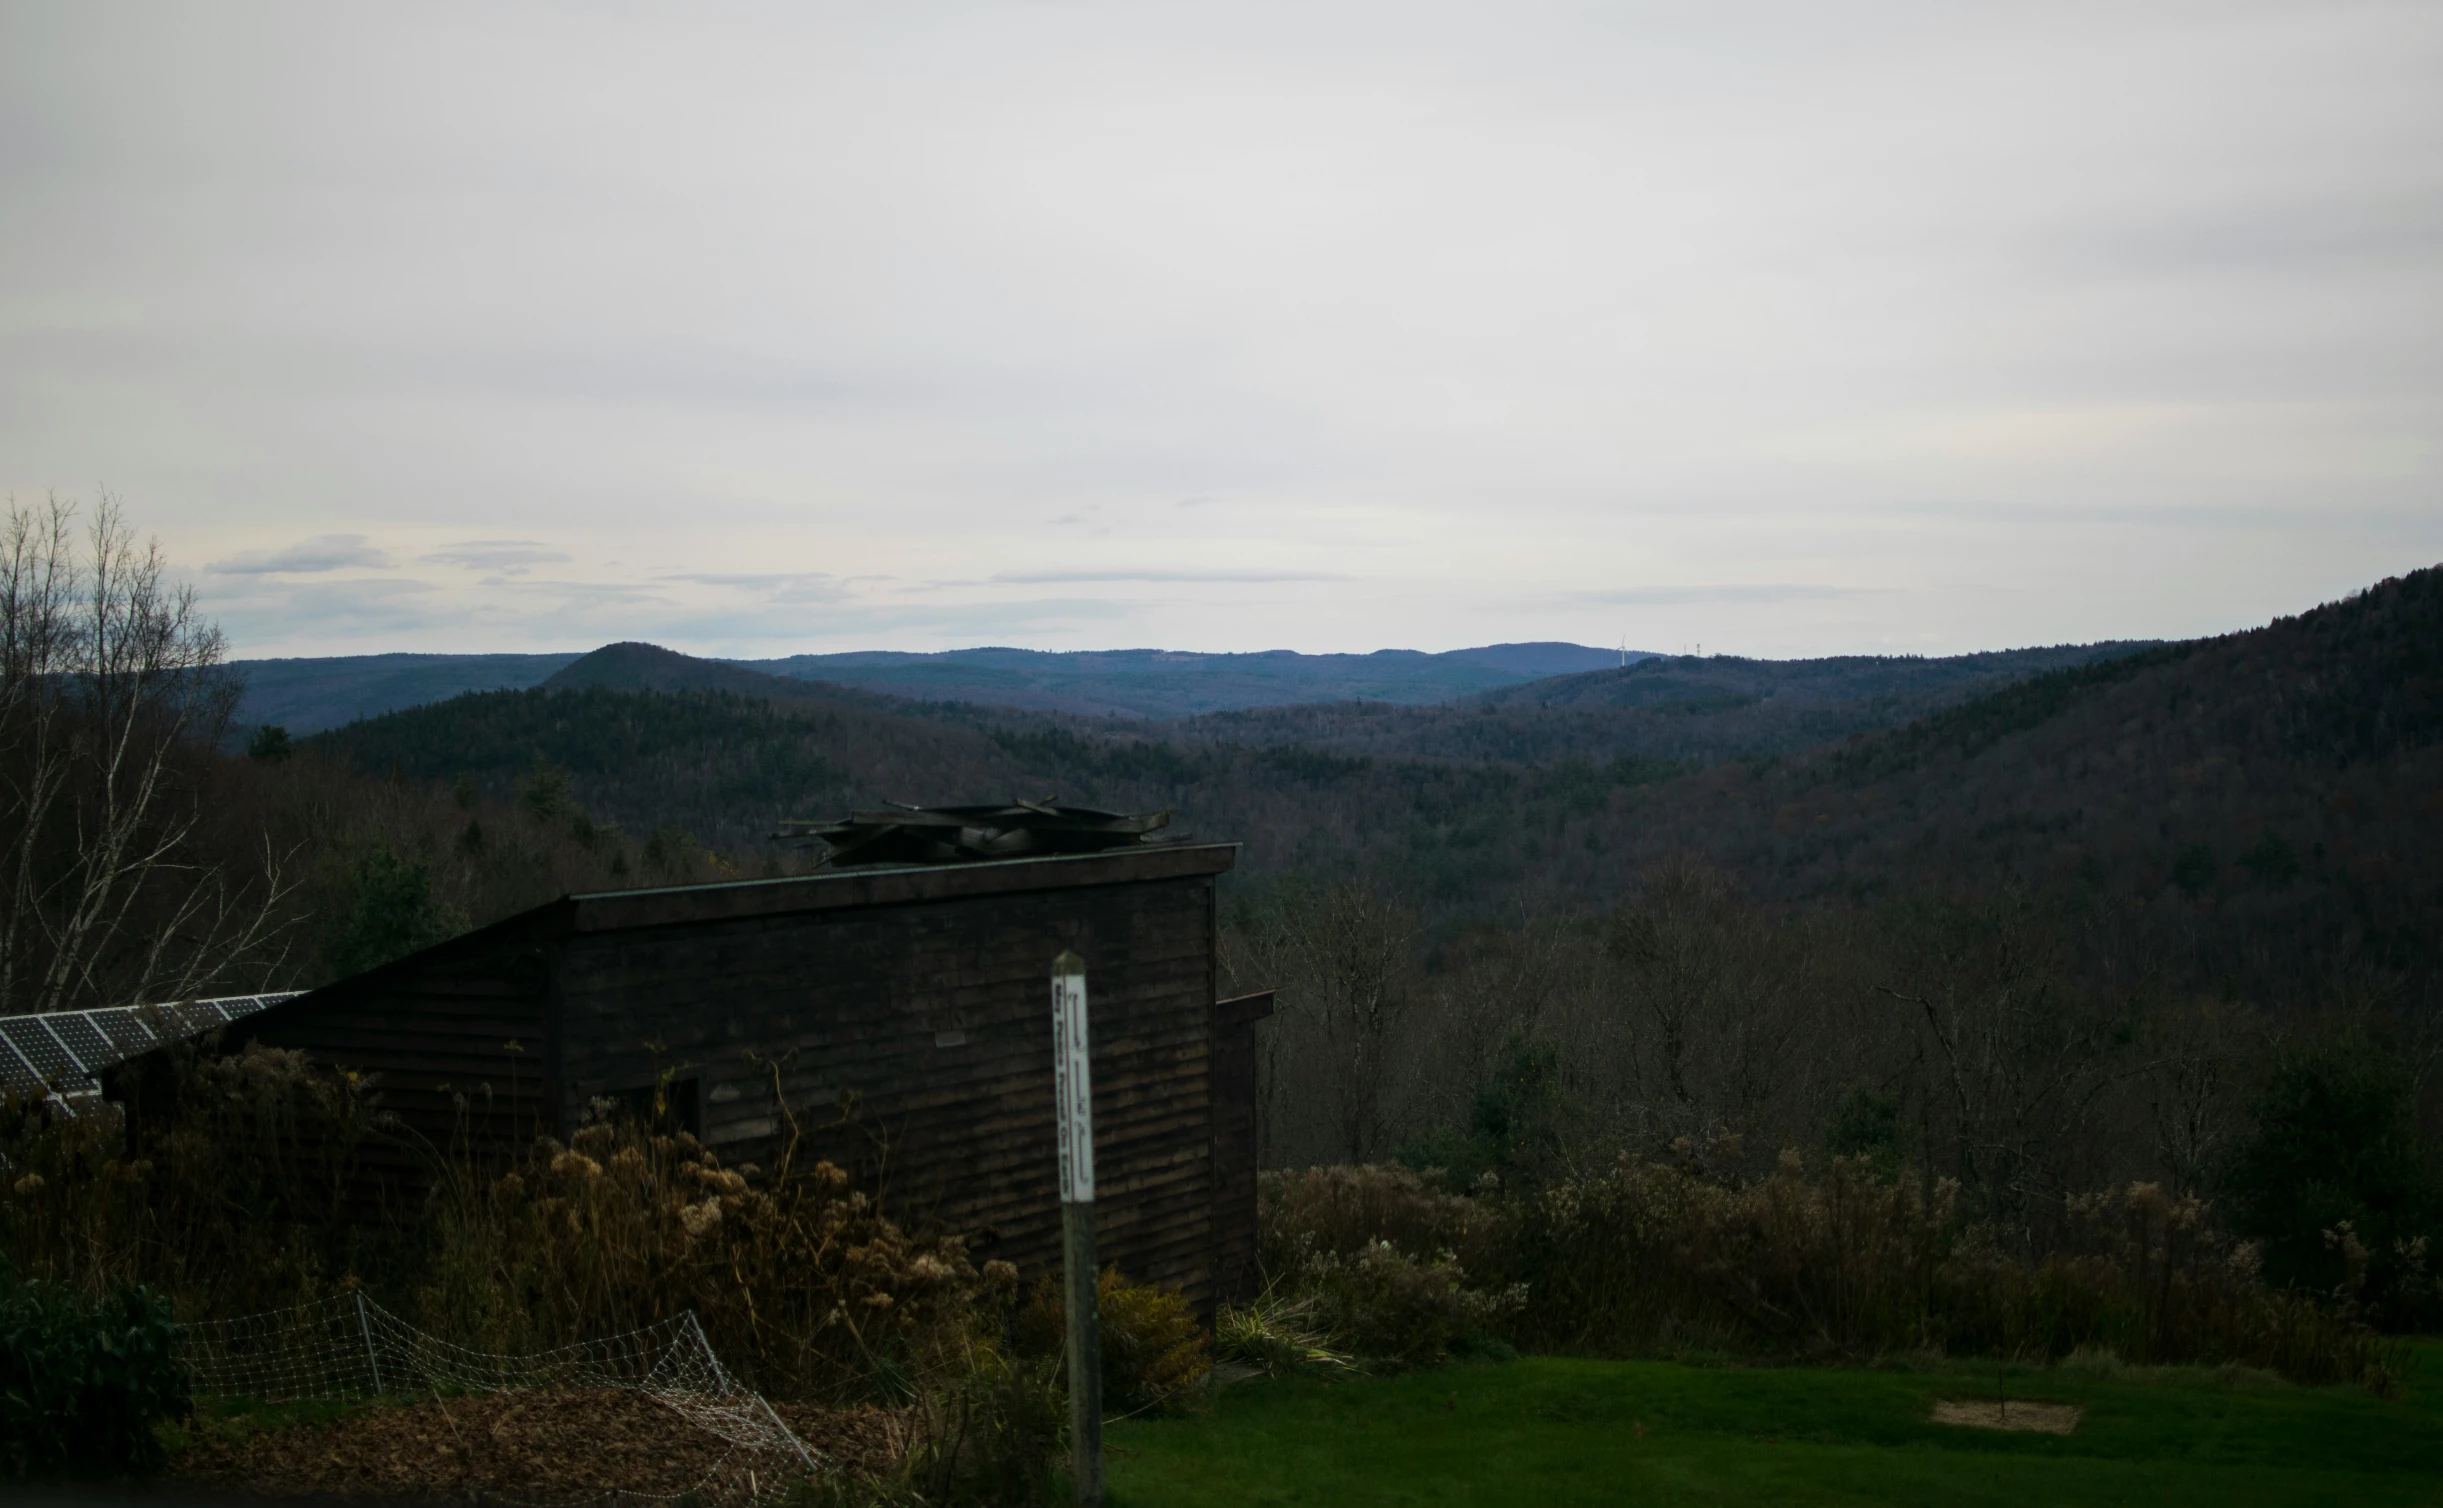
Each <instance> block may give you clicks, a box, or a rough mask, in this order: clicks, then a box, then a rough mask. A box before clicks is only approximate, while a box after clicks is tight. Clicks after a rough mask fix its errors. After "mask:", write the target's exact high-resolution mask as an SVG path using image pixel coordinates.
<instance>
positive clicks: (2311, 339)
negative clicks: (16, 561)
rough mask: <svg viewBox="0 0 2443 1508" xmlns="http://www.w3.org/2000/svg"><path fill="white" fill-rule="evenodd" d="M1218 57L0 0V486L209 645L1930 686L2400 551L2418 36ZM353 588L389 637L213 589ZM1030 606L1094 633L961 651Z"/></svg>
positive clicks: (1624, 36)
mask: <svg viewBox="0 0 2443 1508" xmlns="http://www.w3.org/2000/svg"><path fill="white" fill-rule="evenodd" d="M1226 31H1227V35H1226V36H1223V35H1221V34H1219V33H1217V32H1216V31H1215V30H1214V29H1213V27H1212V26H1211V24H1210V22H1209V19H1208V18H1204V17H1201V16H1199V15H1197V14H1196V13H1194V12H1193V11H1191V10H1182V9H1178V8H1165V7H1159V6H1155V7H1145V6H1123V5H1118V4H1114V3H1110V0H1081V3H1077V4H1071V5H1062V6H1055V7H1049V8H1046V7H1019V8H1011V7H1007V6H994V5H986V4H980V3H974V0H947V7H946V9H927V10H924V11H922V12H918V11H915V10H911V9H909V8H906V7H875V6H869V7H863V8H855V7H847V8H842V7H817V8H813V9H808V8H803V7H801V8H794V9H793V8H789V7H760V8H758V7H748V8H729V7H716V8H713V9H711V10H704V9H700V8H699V9H686V8H661V9H655V8H649V7H648V8H634V7H609V8H604V7H586V6H565V5H538V6H513V7H511V8H508V9H503V8H501V7H499V6H496V5H480V4H476V3H474V0H432V3H430V4H427V5H423V6H416V7H389V8H383V7H334V6H318V5H311V4H306V3H301V0H227V3H225V4H219V5H214V6H210V7H185V8H180V7H171V8H168V9H164V10H161V11H160V12H158V13H157V14H154V13H148V18H147V23H146V24H145V25H143V26H140V27H135V28H132V29H131V28H129V27H127V26H126V25H125V24H124V22H123V21H122V20H121V19H118V18H116V17H115V15H114V13H113V12H112V11H111V9H110V8H109V7H94V6H89V5H77V4H73V3H69V0H23V3H19V4H13V5H5V6H0V218H4V221H5V223H7V224H10V225H22V226H34V227H50V228H53V229H52V230H51V231H49V232H47V233H41V234H27V235H16V236H10V237H5V238H0V492H5V491H9V490H12V489H13V490H14V491H15V492H16V493H17V494H18V495H20V496H41V495H43V493H44V492H45V491H47V490H49V489H52V488H66V487H71V486H90V485H93V484H94V483H106V484H107V485H109V486H110V487H111V488H112V489H113V491H114V492H116V493H118V494H119V495H121V496H123V497H124V498H126V500H127V502H128V505H129V507H130V510H131V514H132V516H133V517H134V518H135V519H136V521H137V522H138V523H139V524H140V525H141V526H143V527H144V528H146V529H148V530H153V531H157V532H159V533H160V534H161V535H162V536H163V539H164V542H165V544H166V545H167V546H168V547H169V548H170V550H171V552H172V554H173V556H174V558H176V559H178V560H180V561H182V562H184V561H207V560H208V561H214V562H217V563H218V565H219V566H222V567H226V568H227V569H205V570H202V571H200V572H199V585H200V587H201V589H202V590H203V592H204V593H205V597H206V606H207V608H208V610H210V611H213V612H216V613H219V614H221V615H222V617H223V619H224V621H225V622H226V623H227V624H228V626H229V627H230V630H231V632H232V634H233V635H234V636H236V637H237V639H238V641H239V644H240V649H241V652H244V653H271V652H288V653H311V652H314V646H315V645H317V644H318V643H319V642H321V640H322V638H323V637H324V636H325V635H326V634H334V635H338V634H358V633H360V632H361V633H363V634H365V635H368V636H373V637H379V636H381V635H391V636H393V637H394V640H395V642H394V644H393V646H392V647H398V648H425V647H430V648H467V649H481V648H486V647H497V646H504V645H508V644H514V643H550V644H553V645H555V646H558V645H563V644H565V643H566V642H568V640H567V634H568V633H573V632H575V629H573V628H569V627H568V625H569V624H571V623H572V622H573V623H575V624H578V625H581V626H582V627H583V629H584V631H585V633H586V634H587V635H589V636H590V635H596V634H600V635H602V636H627V635H629V634H636V635H648V634H649V635H658V636H661V637H664V638H666V639H669V640H670V641H671V642H674V643H676V644H677V645H678V647H683V648H696V649H702V650H707V651H713V652H720V651H721V650H722V647H723V643H724V640H723V639H722V636H723V635H728V634H754V635H759V636H760V635H773V636H779V638H780V639H781V640H784V641H785V640H786V639H787V637H788V636H792V635H795V636H799V637H802V638H804V639H806V640H807V641H808V642H812V641H814V640H817V639H819V640H821V641H822V642H824V643H826V644H833V645H839V646H840V647H853V646H851V645H849V644H845V643H843V642H842V640H841V638H840V637H838V636H841V635H863V636H868V639H869V642H870V644H871V646H872V647H901V648H935V647H948V645H949V644H950V643H955V642H958V641H959V640H960V639H962V638H963V639H967V640H968V641H970V642H972V638H973V636H978V635H982V636H989V637H995V638H1004V639H1008V638H1016V637H1019V636H1022V635H1024V636H1029V637H1031V638H1032V640H1033V641H1035V642H1037V643H1038V644H1039V645H1040V646H1041V647H1047V648H1093V647H1099V646H1100V645H1104V644H1108V643H1113V642H1127V643H1140V644H1147V643H1164V644H1173V645H1177V646H1180V647H1182V648H1195V649H1214V650H1223V649H1254V648H1263V647H1267V646H1270V645H1274V644H1295V645H1297V646H1299V647H1301V648H1307V649H1366V648H1373V647H1379V646H1381V645H1385V644H1397V645H1409V646H1414V647H1420V648H1433V647H1457V646H1458V645H1460V644H1467V643H1483V642H1492V641H1505V640H1535V639H1550V638H1576V639H1579V640H1581V641H1584V642H1594V643H1611V642H1615V641H1616V640H1617V637H1618V635H1619V634H1620V633H1622V632H1634V633H1637V634H1642V635H1647V636H1650V637H1651V639H1652V642H1657V643H1663V642H1679V641H1681V640H1683V639H1685V640H1689V641H1694V640H1695V639H1697V638H1699V637H1700V636H1701V637H1702V638H1703V639H1704V641H1705V642H1706V643H1707V644H1708V645H1712V644H1715V643H1716V642H1717V641H1719V642H1721V643H1723V644H1725V645H1726V646H1735V647H1736V648H1737V649H1739V650H1740V651H1741V652H1745V653H1779V652H1809V653H1812V652H1836V651H1841V650H1845V649H1895V650H1896V649H1907V650H1916V651H1926V652H1934V651H1940V650H1946V649H1973V648H1979V647H1984V646H1987V645H1990V644H1995V643H2005V642H2021V643H2024V642H2058V641H2061V640H2066V639H2081V638H2093V637H2098V636H2127V637H2162V636H2170V635H2176V634H2182V633H2190V632H2209V631H2218V630H2220V629H2222V628H2225V627H2229V626H2233V625H2235V624H2237V623H2241V622H2246V621H2251V620H2258V621H2261V620H2262V619H2263V618H2265V617H2267V616H2270V615H2271V614H2273V613H2275V612H2282V611H2290V610H2294V609H2296V608H2298V607H2300V606H2302V605H2304V604H2307V603H2312V602H2314V601H2318V600H2323V599H2325V598H2328V597H2330V596H2332V595H2335V594H2336V593H2337V592H2340V591H2343V590H2347V589H2348V588H2350V587H2351V586H2353V585H2363V584H2364V583H2365V582H2367V581H2370V580H2373V579H2375V578H2377V577H2380V576H2382V575H2386V574H2391V573H2397V572H2399V571H2401V570H2404V569H2408V568H2411V567H2414V566H2417V565H2423V564H2427V563H2430V562H2432V561H2434V560H2435V559H2437V558H2439V557H2443V509H2438V508H2436V507H2435V506H2434V500H2435V498H2436V497H2437V496H2438V495H2439V494H2443V450H2439V449H2438V448H2437V446H2436V444H2435V441H2434V436H2436V435H2437V434H2443V170H2438V168H2437V166H2436V163H2437V157H2436V154H2435V152H2434V150H2433V147H2434V143H2435V142H2436V141H2437V140H2439V139H2443V91H2439V90H2436V89H2435V88H2434V87H2433V80H2434V78H2435V76H2436V75H2437V73H2438V71H2439V70H2443V9H2439V8H2437V7H2436V6H2434V5H2431V4H2417V3H2386V0H2375V3H2367V4H2352V5H2347V6H2338V7H2301V6H2295V5H2293V6H2272V5H2259V4H2249V5H2237V6H2212V5H2182V6H2168V7H2165V6H2154V7H2147V6H2137V7H2131V6H2107V5H2102V4H2098V3H2094V0H2071V3H2068V4H2063V3H2060V0H1995V3H1992V4H1988V5H1980V6H1966V7H1963V6H1954V7H1940V6H1929V5H1926V4H1924V3H1922V0H1858V3H1856V4H1853V5H1849V6H1842V7H1825V6H1821V5H1804V4H1800V3H1797V0H1753V3H1748V4H1741V5H1735V6H1714V7H1705V6H1664V7H1655V6H1615V7H1602V6H1595V7H1588V6H1577V5H1562V4H1551V3H1547V0H1527V3H1526V4H1525V5H1524V6H1511V7H1486V6H1476V7H1466V6H1445V7H1422V8H1420V7H1413V6H1394V5H1392V4H1390V3H1388V0H1316V3H1310V4H1301V5H1296V6H1290V5H1283V4H1278V3H1274V0H1254V3H1252V4H1250V5H1248V6H1242V7H1239V8H1237V9H1235V10H1234V11H1233V13H1232V23H1231V25H1230V26H1229V27H1228V28H1226ZM470 39H473V40H474V43H475V45H469V44H470ZM443 77H446V78H449V79H451V80H453V81H454V87H453V88H452V89H451V90H448V91H443V92H438V93H437V92H436V91H435V90H434V89H433V87H432V80H433V79H435V78H443ZM647 98H649V99H652V100H655V101H656V102H657V108H656V109H655V110H654V111H653V112H651V113H650V115H649V116H640V115H639V114H638V113H637V112H636V110H635V108H634V104H633V102H634V101H635V100H637V99H647ZM101 99H107V100H109V101H111V102H112V104H111V108H109V109H108V110H97V109H95V108H94V107H93V102H94V101H95V100H101ZM1216 499H1218V500H1221V501H1220V502H1218V503H1216V502H1215V501H1213V500H1216ZM298 518H313V519H316V520H318V522H316V523H315V524H314V525H313V527H316V528H318V529H325V528H327V529H329V530H331V531H333V536H332V538H331V539H326V540H323V541H315V542H308V543H309V544H310V545H324V546H331V545H333V540H334V539H336V540H341V541H352V542H353V543H352V544H350V545H349V546H348V547H347V548H339V547H336V546H334V547H332V548H325V549H320V550H319V551H317V550H314V549H309V548H307V547H306V546H297V547H291V548H287V549H282V548H277V547H276V546H277V544H278V543H279V542H281V541H285V540H287V539H289V538H290V537H292V536H291V532H290V531H291V530H292V529H293V528H294V527H295V525H294V524H293V522H292V521H293V520H295V519H298ZM321 520H327V522H323V521H321ZM237 539H244V540H245V541H247V542H248V543H250V544H253V543H262V544H266V545H267V546H274V547H271V548H266V549H263V550H259V551H249V552H247V553H243V554H232V551H233V549H234V548H235V546H234V544H233V543H232V541H233V540H237ZM374 539H379V540H383V541H387V542H391V544H392V548H393V550H394V551H395V552H396V554H397V556H398V558H399V559H400V560H402V561H406V562H408V563H410V564H411V565H412V567H413V569H414V571H416V572H418V573H421V574H423V575H424V576H426V577H427V578H429V580H430V581H431V582H432V583H433V585H434V587H435V590H433V591H430V592H422V593H413V594H409V595H407V596H398V597H393V598H389V599H378V598H361V594H360V595H359V597H358V598H351V597H349V596H347V595H345V594H342V595H340V596H333V597H328V598H323V597H313V596H298V597H292V598H282V599H280V602H279V605H278V606H277V608H276V610H274V609H271V608H267V607H266V605H265V604H266V603H268V602H270V601H271V598H270V597H268V596H267V595H266V594H265V592H264V591H262V590H258V587H259V586H260V584H262V583H277V582H282V581H290V580H305V581H311V580H315V579H322V580H329V579H332V578H333V577H337V576H344V575H348V574H351V568H361V569H363V570H369V569H375V568H378V567H379V566H380V565H381V563H382V561H381V560H380V559H378V558H377V557H379V554H380V552H378V551H374V550H373V549H372V546H371V545H370V544H369V543H368V542H369V541H370V540H374ZM1106 539H1109V540H1112V541H1115V543H1114V544H1112V545H1108V546H1106V545H1104V544H1103V541H1104V540H1106ZM407 540H413V541H415V543H414V545H413V546H412V548H411V547H409V546H407V545H405V544H403V543H400V542H401V541H407ZM445 541H455V543H444V542H445ZM545 541H554V542H557V543H556V544H547V543H544V542H545ZM1079 541H1092V542H1094V544H1095V545H1096V546H1097V547H1098V548H1108V549H1111V550H1112V551H1113V553H1114V554H1115V555H1121V556H1124V557H1125V558H1126V559H1128V560H1131V561H1159V562H1164V563H1165V564H1164V566H1163V567H1161V568H1160V569H1157V570H1151V571H1133V570H1121V569H1116V568H1113V569H1098V568H1097V564H1096V563H1090V562H1087V561H1085V560H1084V559H1082V557H1083V556H1084V554H1085V552H1083V551H1081V550H1080V549H1078V542H1079ZM352 550H353V551H358V552H361V553H351V551H352ZM419 552H429V553H425V554H423V555H422V557H421V558H420V559H418V558H417V556H418V554H419ZM575 560H584V561H586V562H588V565H587V566H586V567H585V574H586V575H587V576H588V577H589V578H590V580H589V581H587V582H581V583H551V582H548V581H542V580H539V579H538V578H541V577H545V576H547V575H548V573H549V572H551V571H552V570H554V569H566V570H574V569H575V566H574V565H573V563H572V562H573V561H575ZM614 561H616V562H624V563H623V564H612V563H611V562H614ZM1246 561H1286V562H1315V563H1320V564H1322V565H1324V566H1327V567H1328V569H1329V571H1330V572H1331V573H1345V578H1344V579H1339V580H1336V581H1334V582H1333V583H1332V585H1331V586H1330V588H1329V589H1328V590H1312V591H1308V590H1294V589H1291V588H1292V587H1294V584H1295V580H1296V579H1297V578H1300V577H1306V578H1307V579H1315V580H1322V579H1325V578H1324V573H1323V572H1321V571H1318V572H1314V573H1308V572H1304V571H1283V572H1263V571H1256V570H1252V569H1245V570H1242V569H1238V568H1236V566H1235V563H1238V562H1246ZM807 562H814V563H820V565H821V566H822V572H819V573H817V572H799V571H793V570H789V569H787V567H788V566H790V565H793V564H797V563H807ZM356 573H358V574H361V570H359V571H357V572H356ZM876 578H895V582H894V583H893V584H892V585H890V586H889V587H888V589H886V590H870V589H868V588H867V587H865V586H863V585H851V583H863V582H868V581H872V580H874V579H876ZM1198 582H1204V583H1210V584H1212V585H1213V587H1214V588H1215V590H1214V591H1211V592H1205V591H1193V590H1187V589H1186V588H1188V587H1190V586H1192V585H1194V584H1195V583H1198ZM1623 582H1629V583H1659V582H1685V583H1699V584H1705V583H1733V584H1736V583H1747V585H1742V586H1733V587H1723V586H1715V585H1698V586H1693V587H1691V586H1682V587H1668V588H1666V587H1657V586H1644V587H1628V588H1623V587H1620V586H1618V585H1617V584H1618V583H1623ZM1957 582H1978V583H1984V584H1987V586H1988V588H1989V589H1984V590H1977V591H1964V590H1955V589H1952V588H1948V587H1942V586H1937V585H1923V584H1924V583H1957ZM914 583H930V584H932V585H931V586H930V587H924V586H918V585H913V584H914ZM1790 583H1816V584H1818V585H1816V586H1814V587H1810V588H1807V589H1804V590H1801V589H1797V588H1794V587H1792V586H1790V585H1788V584H1790ZM1891 583H1902V584H1903V585H1897V586H1892V587H1891V588H1890V589H1889V590H1874V589H1873V588H1878V587H1882V586H1885V585H1887V584H1891ZM1908 583H1920V585H1907V584H1908ZM1034 586H1042V587H1044V588H1046V589H1056V588H1057V589H1061V590H1063V591H1064V595H1065V596H1067V597H1070V598H1074V599H1075V601H1076V602H1077V603H1083V602H1086V601H1088V600H1092V601H1097V602H1100V603H1102V604H1103V605H1102V606H1101V607H1099V608H1095V609H1092V610H1088V609H1087V608H1085V607H1083V606H1077V605H1072V606H1070V607H1065V608H1059V609H1045V608H1040V607H1024V606H1021V607H1014V608H1013V607H1009V606H1006V605H995V604H992V603H989V602H977V601H969V600H967V599H969V598H985V597H990V596H992V595H995V594H996V593H998V592H1000V591H1004V590H1006V591H1010V592H1013V593H1015V592H1023V591H1025V590H1027V589H1029V588H1030V587H1034ZM1230 586H1240V587H1244V588H1246V590H1245V591H1244V592H1242V593H1239V595H1243V596H1254V595H1258V594H1259V592H1260V593H1261V595H1262V596H1264V597H1265V599H1266V602H1265V606H1264V610H1263V611H1262V612H1261V613H1252V612H1217V611H1214V610H1213V609H1212V608H1211V607H1210V605H1209V599H1210V598H1211V597H1213V596H1214V595H1217V594H1218V593H1219V592H1220V591H1221V590H1223V589H1226V588H1228V587H1230ZM1268 588H1269V589H1268ZM919 593H922V594H923V596H922V602H921V603H919V602H917V601H916V600H915V599H916V597H917V596H918V594H919ZM360 599H361V600H363V601H377V600H387V601H389V602H390V603H391V605H390V606H388V607H385V608H382V609H381V611H382V612H386V613H389V614H391V616H390V617H389V618H388V619H386V620H384V621H387V622H388V623H389V624H391V625H392V626H390V627H387V628H380V629H375V628H371V627H368V626H367V625H368V624H369V623H371V622H372V621H373V620H372V619H369V618H368V617H367V616H366V615H365V613H364V612H360V611H357V610H356V609H355V608H354V607H352V606H351V602H353V601H357V600H360ZM411 599H412V600H413V601H415V602H417V603H420V604H425V606H421V607H417V608H415V609H414V610H413V611H414V612H420V613H423V614H424V616H422V617H420V618H419V617H414V616H413V615H412V613H410V611H409V610H408V609H407V608H404V607H402V606H400V605H399V604H403V603H406V602H408V601H410V600H411ZM733 608H734V609H736V610H737V612H736V615H733V616H728V617H725V616H724V614H728V613H730V610H731V609H733ZM962 615H964V616H962ZM690 625H692V626H690ZM724 625H727V626H724ZM686 633H696V634H700V635H702V636H703V637H702V638H701V639H700V640H698V641H688V640H685V639H683V638H682V637H680V636H681V635H683V634H686ZM945 641H947V642H945ZM755 643H756V647H757V648H758V650H760V651H766V652H768V651H769V650H771V649H774V648H785V647H787V646H786V643H785V642H775V641H774V640H772V639H768V638H758V639H756V641H755Z"/></svg>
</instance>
